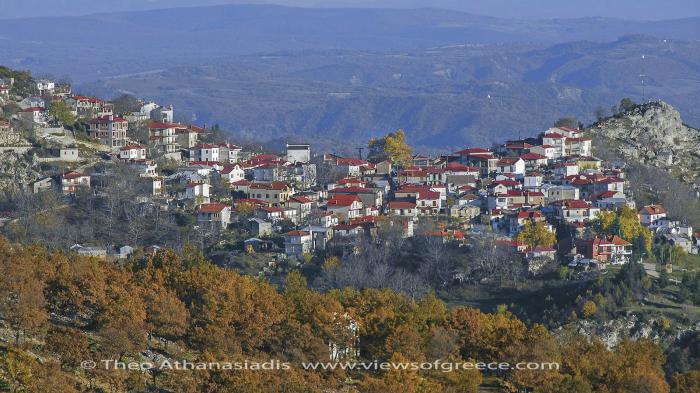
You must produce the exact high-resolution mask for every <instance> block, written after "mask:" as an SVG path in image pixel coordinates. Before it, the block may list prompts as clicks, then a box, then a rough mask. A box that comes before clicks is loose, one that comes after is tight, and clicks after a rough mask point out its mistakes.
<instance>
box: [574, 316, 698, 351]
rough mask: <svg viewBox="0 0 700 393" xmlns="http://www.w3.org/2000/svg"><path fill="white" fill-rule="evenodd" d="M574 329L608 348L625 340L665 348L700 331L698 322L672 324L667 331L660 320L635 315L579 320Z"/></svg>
mask: <svg viewBox="0 0 700 393" xmlns="http://www.w3.org/2000/svg"><path fill="white" fill-rule="evenodd" d="M575 329H576V331H577V332H578V333H579V334H581V335H583V336H584V337H588V338H593V337H595V338H596V339H599V340H601V341H602V342H603V343H604V344H605V345H606V346H607V347H608V348H613V347H615V346H616V345H618V344H619V343H620V342H621V341H622V340H623V339H626V338H627V339H631V340H634V341H637V340H641V339H649V340H652V341H654V342H656V343H657V344H662V345H664V346H667V345H670V344H671V343H673V342H674V341H676V340H678V339H679V338H680V337H681V336H683V335H685V334H688V333H690V332H693V331H700V322H695V323H694V324H690V325H687V324H682V323H678V322H674V323H673V324H672V325H671V327H670V328H668V329H667V328H664V323H663V320H662V319H640V318H639V316H637V315H636V314H629V315H626V316H622V317H617V318H614V319H610V320H607V321H603V322H599V321H591V320H579V321H577V322H576V323H575Z"/></svg>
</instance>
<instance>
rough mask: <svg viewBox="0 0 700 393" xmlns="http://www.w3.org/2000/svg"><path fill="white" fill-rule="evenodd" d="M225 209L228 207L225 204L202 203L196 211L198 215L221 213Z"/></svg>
mask: <svg viewBox="0 0 700 393" xmlns="http://www.w3.org/2000/svg"><path fill="white" fill-rule="evenodd" d="M227 207H229V205H227V204H225V203H204V204H201V205H199V207H198V208H197V211H198V212H200V213H221V212H222V211H223V210H224V209H226V208H227Z"/></svg>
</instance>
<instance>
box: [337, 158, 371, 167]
mask: <svg viewBox="0 0 700 393" xmlns="http://www.w3.org/2000/svg"><path fill="white" fill-rule="evenodd" d="M335 164H336V165H350V166H362V165H367V164H368V162H367V161H365V160H361V159H359V158H338V159H337V160H336V161H335Z"/></svg>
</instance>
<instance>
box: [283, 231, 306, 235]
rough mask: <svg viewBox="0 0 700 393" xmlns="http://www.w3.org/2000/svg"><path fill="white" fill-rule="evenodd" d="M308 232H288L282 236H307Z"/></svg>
mask: <svg viewBox="0 0 700 393" xmlns="http://www.w3.org/2000/svg"><path fill="white" fill-rule="evenodd" d="M308 235H309V232H308V231H289V232H287V233H285V234H284V236H308Z"/></svg>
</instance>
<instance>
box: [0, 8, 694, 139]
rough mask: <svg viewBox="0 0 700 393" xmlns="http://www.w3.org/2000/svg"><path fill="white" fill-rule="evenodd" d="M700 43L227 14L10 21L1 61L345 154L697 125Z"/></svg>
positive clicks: (307, 14) (607, 22) (393, 12)
mask: <svg viewBox="0 0 700 393" xmlns="http://www.w3.org/2000/svg"><path fill="white" fill-rule="evenodd" d="M699 40H700V18H686V19H678V20H666V21H634V20H624V19H612V18H578V19H542V20H520V19H511V18H496V17H486V16H478V15H473V14H468V13H464V12H458V11H453V10H444V9H377V8H372V9H359V8H346V9H337V8H295V7H283V6H273V5H225V6H207V7H192V8H173V9H160V10H148V11H138V12H115V13H102V14H93V15H86V16H65V17H37V18H24V19H8V20H3V21H2V23H0V59H1V60H0V63H3V64H5V65H8V66H10V67H12V68H24V69H31V70H32V71H34V72H35V74H38V75H42V74H50V75H53V76H54V77H56V78H63V77H64V76H65V77H66V78H68V79H70V80H72V81H73V82H74V85H75V87H76V90H77V91H79V92H82V93H87V94H98V95H101V96H107V97H111V96H115V95H118V94H121V93H124V92H127V93H131V94H134V95H136V96H139V97H145V98H148V99H154V100H156V101H158V102H161V103H164V104H168V103H172V104H174V105H175V107H176V112H177V113H178V114H179V117H180V120H184V121H195V122H199V123H208V124H213V123H218V124H220V125H221V126H222V127H223V128H226V129H229V130H232V131H233V132H234V133H237V134H238V135H239V136H254V137H256V138H264V139H280V140H281V139H283V138H289V137H292V136H293V137H295V138H298V139H313V140H316V141H319V142H323V143H327V144H328V145H329V146H337V145H338V144H337V141H339V140H353V141H358V143H359V141H362V140H364V139H366V138H368V137H372V136H376V135H378V134H381V133H384V132H389V131H393V130H394V129H397V128H404V129H406V131H407V133H408V135H409V137H410V138H411V139H412V142H413V143H415V144H416V145H417V146H421V147H424V148H431V149H432V148H435V149H449V148H451V145H464V144H488V143H491V142H494V141H502V140H503V139H506V138H512V137H517V136H518V135H528V134H532V133H533V132H536V130H541V129H543V128H546V127H548V126H549V125H551V123H552V122H554V121H555V120H556V119H557V118H558V117H562V116H578V117H579V118H581V119H582V120H583V121H592V120H593V115H592V113H593V111H594V110H595V109H597V108H599V107H603V108H609V107H610V106H611V105H612V104H613V103H615V102H617V101H619V99H620V98H622V97H625V96H629V97H631V98H633V99H635V100H636V101H644V100H646V99H652V98H653V99H657V98H662V99H664V100H666V101H667V102H669V103H670V104H672V105H674V107H676V108H678V109H679V110H680V111H681V112H682V113H683V116H684V118H685V119H687V121H688V122H690V123H691V124H700V110H698V108H697V107H696V105H693V102H697V100H698V98H700V42H699ZM642 82H643V84H642Z"/></svg>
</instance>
